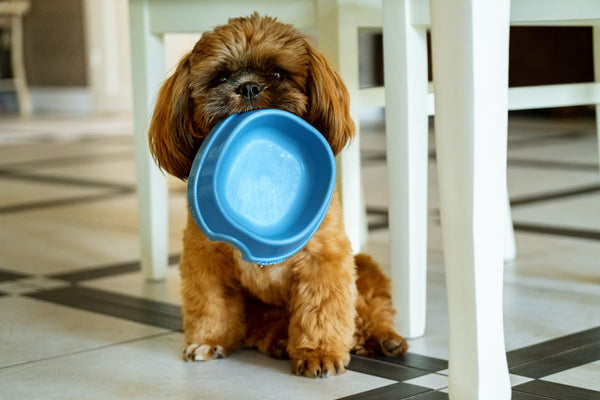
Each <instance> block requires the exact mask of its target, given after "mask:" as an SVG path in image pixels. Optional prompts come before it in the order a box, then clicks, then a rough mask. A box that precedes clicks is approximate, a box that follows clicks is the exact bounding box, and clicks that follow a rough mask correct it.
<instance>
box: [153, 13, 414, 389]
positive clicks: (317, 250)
mask: <svg viewBox="0 0 600 400" xmlns="http://www.w3.org/2000/svg"><path fill="white" fill-rule="evenodd" d="M349 103H350V101H349V95H348V92H347V89H346V87H345V86H344V84H343V83H342V81H341V79H340V77H339V75H338V74H337V73H336V71H335V70H334V69H333V68H332V66H331V64H330V63H329V62H328V61H327V60H326V59H325V57H324V56H323V55H322V54H320V53H319V52H318V51H317V50H316V49H315V47H314V45H313V44H312V43H311V41H310V39H309V38H308V37H307V36H305V35H303V34H301V33H299V32H298V31H296V30H295V29H294V28H293V27H292V26H291V25H287V24H284V23H281V22H279V21H278V20H277V19H275V18H271V17H265V16H260V15H258V14H257V13H254V14H252V15H251V16H249V17H243V18H233V19H230V20H229V22H228V23H227V24H226V25H222V26H218V27H216V28H214V30H212V31H209V32H205V33H204V34H203V35H202V36H201V38H200V39H199V41H198V42H197V43H196V45H195V46H194V49H193V50H192V51H191V52H190V53H189V54H187V55H186V56H184V57H183V58H182V59H181V61H180V62H179V65H178V66H177V68H176V70H175V72H174V73H173V74H172V76H170V77H169V78H168V79H167V80H166V81H165V82H164V83H163V85H162V87H161V89H160V91H159V94H158V99H157V102H156V107H155V110H154V114H153V117H152V120H151V125H150V128H149V143H150V148H151V152H152V154H153V156H154V158H155V160H156V161H157V163H158V164H159V166H160V167H161V168H162V169H163V170H165V171H167V172H168V173H170V174H172V175H173V176H175V177H177V178H180V179H182V180H186V179H187V177H188V174H189V171H190V168H191V165H192V161H193V160H194V156H195V155H196V152H197V151H198V148H199V147H200V145H201V143H202V141H203V139H204V138H205V137H206V136H207V135H208V133H209V132H210V130H211V128H212V127H213V126H214V125H215V124H216V123H217V122H219V121H221V120H223V119H225V118H226V117H228V116H229V115H231V114H234V113H242V112H247V111H251V110H257V109H268V108H276V109H281V110H285V111H288V112H291V113H293V114H295V115H297V116H299V117H301V118H303V119H304V120H306V121H307V122H308V123H310V124H311V125H313V126H314V127H315V128H317V130H319V131H320V132H321V133H322V134H323V136H324V137H325V138H326V139H327V142H328V143H329V145H330V146H331V150H332V151H333V153H334V154H338V153H339V152H340V151H341V150H342V149H343V148H344V146H345V145H346V144H347V142H348V141H349V140H350V139H351V138H352V136H353V134H354V123H353V121H352V119H351V118H350V113H349ZM180 273H181V282H182V296H183V307H182V314H183V328H184V333H185V340H186V344H185V347H184V350H183V357H184V359H185V360H189V361H201V360H212V359H216V358H221V357H226V356H228V355H229V354H230V353H231V352H232V351H233V350H235V349H236V348H240V347H249V348H257V349H258V350H259V351H261V352H263V353H265V354H267V355H270V356H272V357H276V358H289V359H290V360H291V367H292V372H294V373H295V374H297V375H304V376H307V377H315V378H316V377H326V376H329V375H336V374H341V373H343V372H345V367H346V366H347V365H348V363H349V361H350V353H351V352H352V353H355V354H358V355H364V356H373V355H376V354H385V355H389V356H397V355H401V354H404V353H405V352H406V349H407V343H406V340H405V339H404V338H402V337H401V336H400V335H399V334H398V333H397V332H396V331H395V330H394V323H393V315H394V313H395V311H394V309H393V306H392V301H391V295H390V282H389V279H388V278H387V277H386V276H385V275H383V273H382V272H381V271H380V269H379V267H378V265H377V264H376V263H375V262H374V261H373V260H372V259H371V258H370V257H369V256H367V255H365V254H359V255H357V256H356V257H354V256H353V255H352V250H351V247H350V243H349V240H348V238H347V237H346V234H345V232H344V226H343V222H342V215H341V207H340V202H339V198H338V195H337V193H335V194H334V196H333V199H332V201H331V205H330V207H329V210H328V212H327V214H326V216H325V218H324V220H323V222H322V224H321V226H320V227H319V229H318V230H317V232H316V233H315V235H314V236H313V237H312V238H311V240H310V241H309V242H308V243H307V245H306V246H305V247H304V248H303V249H302V250H300V251H299V252H298V253H296V254H295V255H294V256H292V257H291V258H289V259H288V260H286V261H284V262H282V263H280V264H276V265H266V266H264V268H260V267H258V266H257V265H254V264H250V263H248V262H246V261H244V260H243V259H242V257H241V253H240V252H239V251H238V250H237V249H235V248H233V247H232V246H230V245H228V244H225V243H221V242H212V241H210V240H209V239H207V238H206V237H205V236H204V234H203V233H202V232H201V231H200V229H199V228H198V227H197V226H196V224H195V223H194V220H193V218H192V216H191V213H190V211H189V207H188V219H187V226H186V228H185V231H184V237H183V253H182V256H181V262H180Z"/></svg>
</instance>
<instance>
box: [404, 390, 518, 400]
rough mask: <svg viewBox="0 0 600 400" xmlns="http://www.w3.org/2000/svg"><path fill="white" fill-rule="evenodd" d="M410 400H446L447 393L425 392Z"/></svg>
mask: <svg viewBox="0 0 600 400" xmlns="http://www.w3.org/2000/svg"><path fill="white" fill-rule="evenodd" d="M410 399H411V400H448V393H444V392H438V391H435V392H426V393H423V394H419V395H416V396H414V397H411V398H410ZM513 400H515V398H514V397H513Z"/></svg>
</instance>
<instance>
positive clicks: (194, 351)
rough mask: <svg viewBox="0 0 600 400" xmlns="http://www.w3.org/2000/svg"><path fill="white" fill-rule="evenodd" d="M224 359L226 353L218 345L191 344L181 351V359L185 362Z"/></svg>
mask: <svg viewBox="0 0 600 400" xmlns="http://www.w3.org/2000/svg"><path fill="white" fill-rule="evenodd" d="M224 357H227V353H226V352H225V349H224V348H223V347H222V346H219V345H216V346H211V345H209V344H196V343H192V344H188V345H186V346H185V347H184V349H183V359H184V360H185V361H208V360H215V359H217V358H224Z"/></svg>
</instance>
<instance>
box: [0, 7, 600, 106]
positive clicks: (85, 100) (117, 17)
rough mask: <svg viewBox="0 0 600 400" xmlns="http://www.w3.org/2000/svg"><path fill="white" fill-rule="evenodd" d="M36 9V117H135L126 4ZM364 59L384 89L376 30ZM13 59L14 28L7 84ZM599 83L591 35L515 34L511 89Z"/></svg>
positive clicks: (363, 67)
mask: <svg viewBox="0 0 600 400" xmlns="http://www.w3.org/2000/svg"><path fill="white" fill-rule="evenodd" d="M29 3H30V8H29V10H28V11H27V12H25V13H24V14H23V51H24V67H25V73H26V77H27V85H28V87H29V93H30V98H31V105H32V110H33V113H34V114H37V115H41V114H52V113H59V114H60V113H62V114H106V113H130V112H131V109H132V100H131V71H130V60H129V26H128V24H129V21H128V4H127V2H126V1H124V0H102V1H99V0H30V1H29ZM223 22H224V21H223ZM197 38H198V35H190V34H183V35H182V34H172V35H167V38H166V58H167V66H172V65H173V64H174V63H175V62H176V61H177V60H178V58H179V57H181V55H182V54H183V53H184V52H186V51H189V49H191V47H192V46H193V44H194V43H195V41H196V40H197ZM360 52H361V64H360V78H361V86H380V85H381V84H382V83H383V60H382V57H383V54H382V37H381V34H380V33H377V32H373V31H372V30H370V31H365V32H364V33H362V34H361V35H360ZM10 57H11V34H10V29H7V28H3V29H2V30H0V78H2V79H3V80H4V79H10V78H12V76H13V71H12V68H11V62H10ZM549 66H551V68H548V67H549ZM430 78H431V74H430ZM593 79H594V76H593V63H592V32H591V28H589V27H513V28H512V30H511V45H510V71H509V81H510V85H511V86H524V85H538V84H554V83H571V82H589V81H593ZM0 87H1V88H2V92H1V93H0V115H2V116H9V115H15V114H16V113H18V102H17V98H16V94H15V92H13V91H12V90H11V89H12V87H11V85H10V83H8V82H7V83H5V84H2V85H1V86H0ZM547 112H548V111H547V110H546V111H543V113H547ZM557 112H558V113H560V114H561V115H566V114H569V115H573V113H575V114H578V113H582V112H585V110H584V109H582V108H576V109H568V110H564V109H563V110H559V111H556V110H553V111H550V113H557Z"/></svg>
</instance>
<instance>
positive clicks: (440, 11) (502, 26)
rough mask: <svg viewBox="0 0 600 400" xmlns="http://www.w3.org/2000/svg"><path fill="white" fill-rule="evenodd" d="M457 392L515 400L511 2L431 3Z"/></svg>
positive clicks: (461, 396) (452, 375)
mask: <svg viewBox="0 0 600 400" xmlns="http://www.w3.org/2000/svg"><path fill="white" fill-rule="evenodd" d="M430 4H431V22H432V45H433V52H432V54H433V77H434V80H435V90H436V98H435V109H436V115H435V122H436V125H435V129H436V144H437V160H438V169H439V187H440V211H441V217H442V233H443V242H444V258H445V265H446V283H447V289H448V308H449V320H450V365H449V369H450V371H449V393H450V398H451V399H455V400H470V399H489V400H502V399H509V398H510V397H511V389H510V383H509V378H508V369H507V362H506V354H505V348H504V330H503V321H502V277H503V263H502V258H503V250H504V246H503V243H504V240H503V239H504V230H505V213H504V209H505V202H506V138H507V137H506V133H507V109H508V100H507V98H508V37H509V9H510V0H495V1H484V2H481V1H477V0H455V1H448V0H431V1H430Z"/></svg>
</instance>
